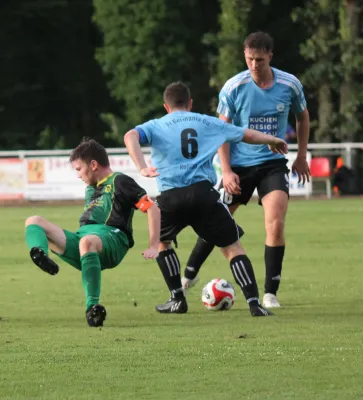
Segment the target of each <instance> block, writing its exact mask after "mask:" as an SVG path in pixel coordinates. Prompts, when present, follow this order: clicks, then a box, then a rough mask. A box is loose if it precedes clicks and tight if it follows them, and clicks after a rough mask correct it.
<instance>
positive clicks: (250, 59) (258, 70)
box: [245, 47, 272, 78]
mask: <svg viewBox="0 0 363 400" xmlns="http://www.w3.org/2000/svg"><path fill="white" fill-rule="evenodd" d="M271 58H272V53H271V52H266V51H262V50H256V49H250V48H249V47H247V48H246V49H245V59H246V63H247V67H248V69H249V70H250V71H251V74H252V77H256V78H262V77H263V76H264V75H266V74H267V73H268V72H269V71H270V61H271Z"/></svg>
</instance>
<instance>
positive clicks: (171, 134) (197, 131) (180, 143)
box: [135, 111, 244, 192]
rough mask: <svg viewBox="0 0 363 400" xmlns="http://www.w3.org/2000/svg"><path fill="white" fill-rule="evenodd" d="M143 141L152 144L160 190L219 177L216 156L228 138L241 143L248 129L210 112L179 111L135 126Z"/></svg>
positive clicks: (141, 141) (152, 156) (215, 179)
mask: <svg viewBox="0 0 363 400" xmlns="http://www.w3.org/2000/svg"><path fill="white" fill-rule="evenodd" d="M135 129H136V130H137V131H138V132H139V135H140V143H141V144H149V145H150V146H151V149H152V150H151V159H152V164H153V166H154V167H156V168H157V172H158V173H159V174H160V175H159V176H158V177H157V178H156V179H157V183H158V189H159V191H160V192H163V191H165V190H169V189H173V188H180V187H185V186H189V185H192V184H193V183H196V182H200V181H205V180H208V181H210V182H211V183H213V184H214V185H215V184H216V182H217V176H216V173H215V171H214V168H213V157H214V155H215V154H216V152H217V150H218V148H219V147H220V146H221V145H222V144H223V143H225V142H226V141H230V142H236V143H238V142H240V141H241V140H242V138H243V135H244V129H242V128H240V127H237V126H234V125H232V124H228V123H226V122H223V121H221V120H220V119H218V118H215V117H210V116H209V115H201V114H197V113H192V112H188V111H176V112H173V113H171V114H167V115H165V116H164V117H162V118H159V119H153V120H151V121H148V122H146V123H144V124H142V125H138V126H137V127H136V128H135Z"/></svg>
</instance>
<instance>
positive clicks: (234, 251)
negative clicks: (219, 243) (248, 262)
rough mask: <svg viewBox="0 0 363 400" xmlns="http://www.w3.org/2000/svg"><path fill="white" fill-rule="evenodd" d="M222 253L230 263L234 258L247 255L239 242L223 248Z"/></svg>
mask: <svg viewBox="0 0 363 400" xmlns="http://www.w3.org/2000/svg"><path fill="white" fill-rule="evenodd" d="M221 251H222V254H223V255H224V257H226V259H227V260H228V261H231V260H232V258H234V257H237V256H241V255H244V254H246V252H245V251H244V249H243V247H242V245H241V243H240V242H239V241H237V242H235V243H233V244H231V245H229V246H226V247H222V248H221Z"/></svg>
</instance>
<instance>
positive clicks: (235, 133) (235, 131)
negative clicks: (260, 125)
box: [221, 121, 247, 143]
mask: <svg viewBox="0 0 363 400" xmlns="http://www.w3.org/2000/svg"><path fill="white" fill-rule="evenodd" d="M221 122H222V121H221ZM223 124H224V133H225V135H226V141H227V142H234V143H239V142H242V139H243V136H244V134H245V130H246V128H247V127H246V126H245V127H243V128H241V127H240V126H236V125H233V124H229V123H227V122H223Z"/></svg>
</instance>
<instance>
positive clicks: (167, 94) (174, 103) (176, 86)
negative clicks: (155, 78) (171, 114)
mask: <svg viewBox="0 0 363 400" xmlns="http://www.w3.org/2000/svg"><path fill="white" fill-rule="evenodd" d="M163 97H164V103H166V104H167V105H168V106H170V107H171V108H176V107H188V103H189V100H190V99H191V95H190V90H189V88H188V86H187V85H185V84H184V83H183V82H173V83H171V84H170V85H168V86H167V87H166V89H165V90H164V96H163Z"/></svg>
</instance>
